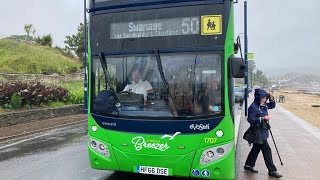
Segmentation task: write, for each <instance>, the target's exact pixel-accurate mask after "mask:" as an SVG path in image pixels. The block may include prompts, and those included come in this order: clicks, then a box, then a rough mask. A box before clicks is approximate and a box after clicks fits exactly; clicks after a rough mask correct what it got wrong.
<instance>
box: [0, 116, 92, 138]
mask: <svg viewBox="0 0 320 180" xmlns="http://www.w3.org/2000/svg"><path fill="white" fill-rule="evenodd" d="M86 121H87V116H86V115H85V114H77V115H70V116H64V117H59V118H52V119H45V120H41V121H31V122H27V123H23V124H17V125H13V126H7V127H2V128H0V143H1V142H4V141H8V140H11V139H13V138H17V137H22V136H26V135H30V134H33V133H37V132H42V131H46V130H49V129H55V128H60V127H64V126H68V125H73V124H78V123H84V122H86Z"/></svg>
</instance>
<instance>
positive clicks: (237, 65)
mask: <svg viewBox="0 0 320 180" xmlns="http://www.w3.org/2000/svg"><path fill="white" fill-rule="evenodd" d="M229 62H230V66H231V67H230V70H231V73H232V76H233V77H234V78H244V76H245V65H244V63H243V60H242V58H239V57H235V56H234V55H232V56H230V57H229Z"/></svg>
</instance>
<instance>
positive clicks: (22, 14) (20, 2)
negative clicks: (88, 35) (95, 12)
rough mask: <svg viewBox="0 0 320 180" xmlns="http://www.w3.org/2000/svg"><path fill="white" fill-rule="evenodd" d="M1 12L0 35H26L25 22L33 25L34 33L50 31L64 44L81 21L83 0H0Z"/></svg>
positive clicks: (42, 33) (49, 32) (56, 41)
mask: <svg viewBox="0 0 320 180" xmlns="http://www.w3.org/2000/svg"><path fill="white" fill-rule="evenodd" d="M0 14H1V16H0V17H1V24H0V37H4V36H10V35H13V34H20V35H21V34H25V31H24V24H33V25H34V27H35V29H36V35H38V36H42V35H44V34H51V35H52V37H53V44H54V45H58V46H61V47H64V40H65V36H67V35H71V34H74V33H75V32H77V27H78V25H79V24H80V22H83V0H1V11H0Z"/></svg>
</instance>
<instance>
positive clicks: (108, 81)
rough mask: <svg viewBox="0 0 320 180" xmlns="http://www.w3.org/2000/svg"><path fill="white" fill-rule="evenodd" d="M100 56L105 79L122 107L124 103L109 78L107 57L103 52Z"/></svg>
mask: <svg viewBox="0 0 320 180" xmlns="http://www.w3.org/2000/svg"><path fill="white" fill-rule="evenodd" d="M99 57H100V63H101V66H102V70H103V74H104V80H105V81H106V85H107V86H109V88H110V89H111V91H112V92H113V93H114V95H115V96H116V98H117V100H118V102H119V103H120V107H122V103H121V101H120V98H119V97H118V95H117V93H116V91H115V90H114V89H113V87H112V86H111V83H110V80H109V78H108V74H109V72H108V69H107V61H106V57H105V55H104V53H103V52H100V53H99Z"/></svg>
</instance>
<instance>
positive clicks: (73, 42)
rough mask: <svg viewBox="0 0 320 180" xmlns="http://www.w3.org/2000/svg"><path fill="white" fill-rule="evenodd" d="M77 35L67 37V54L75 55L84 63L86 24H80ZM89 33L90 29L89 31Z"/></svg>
mask: <svg viewBox="0 0 320 180" xmlns="http://www.w3.org/2000/svg"><path fill="white" fill-rule="evenodd" d="M77 29H78V31H77V33H76V34H73V35H71V36H66V38H67V39H66V40H65V41H64V43H65V44H66V46H65V51H66V53H73V54H75V55H76V56H77V57H78V59H79V60H80V61H81V62H84V61H83V60H84V34H83V33H84V24H83V23H80V25H79V26H78V28H77ZM87 32H88V29H87Z"/></svg>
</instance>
